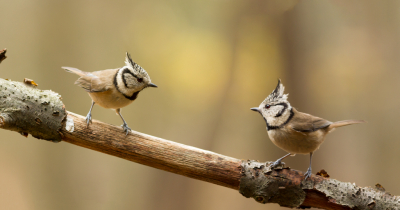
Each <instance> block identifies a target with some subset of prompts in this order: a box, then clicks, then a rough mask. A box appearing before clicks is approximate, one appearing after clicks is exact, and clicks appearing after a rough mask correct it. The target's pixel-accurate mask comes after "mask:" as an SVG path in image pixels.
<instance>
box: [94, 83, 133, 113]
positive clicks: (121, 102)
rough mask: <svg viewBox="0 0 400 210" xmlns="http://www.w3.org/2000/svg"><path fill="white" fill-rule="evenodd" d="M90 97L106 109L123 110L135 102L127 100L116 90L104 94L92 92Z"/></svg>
mask: <svg viewBox="0 0 400 210" xmlns="http://www.w3.org/2000/svg"><path fill="white" fill-rule="evenodd" d="M89 96H90V97H91V98H92V100H93V101H94V102H96V104H97V105H100V106H101V107H103V108H106V109H118V108H122V107H125V106H128V105H129V104H131V103H132V102H133V100H129V99H127V98H126V97H125V96H124V95H122V94H121V93H120V92H118V90H116V89H115V88H113V89H111V90H107V91H104V92H91V93H89Z"/></svg>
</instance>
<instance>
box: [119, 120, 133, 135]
mask: <svg viewBox="0 0 400 210" xmlns="http://www.w3.org/2000/svg"><path fill="white" fill-rule="evenodd" d="M121 127H122V128H123V129H124V132H126V135H128V133H129V132H130V131H132V129H131V128H130V127H128V124H126V123H124V124H123V125H121Z"/></svg>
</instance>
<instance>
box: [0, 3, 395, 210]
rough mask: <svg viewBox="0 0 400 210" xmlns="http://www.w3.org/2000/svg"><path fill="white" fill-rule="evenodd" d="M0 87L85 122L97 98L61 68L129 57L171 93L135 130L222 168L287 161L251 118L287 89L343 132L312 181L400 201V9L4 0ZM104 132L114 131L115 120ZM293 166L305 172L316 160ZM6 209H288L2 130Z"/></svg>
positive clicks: (0, 191)
mask: <svg viewBox="0 0 400 210" xmlns="http://www.w3.org/2000/svg"><path fill="white" fill-rule="evenodd" d="M5 47H6V48H8V50H9V51H8V53H7V54H8V58H7V59H6V60H5V61H3V63H1V64H0V77H1V78H9V79H12V80H17V81H22V80H23V79H24V78H25V77H27V78H31V79H34V80H35V82H37V83H38V84H39V88H41V89H52V90H54V91H56V92H58V93H60V94H61V95H62V97H63V101H64V103H65V106H66V108H67V109H68V110H69V111H72V112H75V113H78V114H81V115H86V114H87V112H88V111H89V108H90V102H91V101H90V98H89V97H88V95H87V94H86V93H85V91H84V90H82V89H80V88H79V87H77V86H75V85H74V84H73V83H74V81H75V80H76V79H77V77H76V76H75V75H72V74H68V73H66V72H64V71H63V70H61V68H60V67H61V66H72V67H77V68H80V69H83V70H86V71H94V70H101V69H107V68H116V67H121V66H122V65H123V64H124V54H125V51H128V52H130V53H131V54H132V57H133V59H134V61H136V62H137V63H139V65H141V66H142V67H144V68H145V69H146V70H147V71H148V73H149V74H150V76H151V78H152V81H153V82H154V83H155V84H157V85H158V86H159V88H158V89H146V90H145V91H143V92H142V93H141V94H140V96H139V98H138V100H137V101H135V102H134V103H133V104H132V105H130V106H128V107H126V108H123V109H122V113H123V115H124V117H125V119H126V120H127V122H128V124H129V126H130V127H131V128H133V129H134V130H137V131H139V132H143V133H147V134H151V135H154V136H158V137H161V138H165V139H169V140H172V141H176V142H179V143H183V144H187V145H191V146H195V147H199V148H201V149H206V150H211V151H214V152H217V153H221V154H223V155H227V156H232V157H235V158H241V159H256V160H260V161H266V160H276V159H277V158H279V157H281V156H283V155H284V154H285V152H284V151H282V150H280V149H279V148H277V147H276V146H274V145H273V144H272V143H271V141H270V140H269V139H268V135H267V132H266V130H265V123H264V121H263V120H262V118H261V117H260V116H259V114H257V113H253V112H252V111H250V108H251V107H254V106H258V105H259V104H260V102H261V101H262V100H263V99H264V98H265V97H266V96H267V95H268V94H269V93H270V92H271V91H272V90H273V88H274V87H275V86H276V83H277V79H278V78H281V79H282V82H283V84H284V85H285V86H286V92H287V93H289V100H290V102H291V104H292V106H294V107H296V108H298V109H299V110H300V111H304V112H308V113H311V114H313V115H316V116H320V117H323V118H326V119H329V120H331V121H337V120H344V119H365V120H367V121H368V123H367V124H362V125H354V126H349V127H345V128H340V129H338V130H337V131H335V132H333V133H332V134H330V135H329V136H328V137H327V140H326V142H325V143H324V144H323V145H322V146H321V148H320V150H318V151H317V152H316V153H315V155H314V161H313V172H314V173H316V172H317V171H318V170H320V169H325V170H327V171H328V173H329V174H330V175H331V177H333V178H335V179H339V180H341V181H347V182H356V183H357V184H358V185H360V186H372V185H375V184H376V183H378V182H379V183H380V184H382V185H383V186H384V187H385V188H386V189H387V190H388V191H389V192H391V193H393V194H396V195H399V194H400V181H399V180H398V176H399V174H400V168H399V167H398V164H399V160H400V141H399V136H400V129H399V124H400V112H399V111H398V108H399V107H400V98H399V88H400V81H399V78H400V70H399V69H400V59H399V58H400V2H399V1H394V0H393V1H347V0H336V1H326V0H315V1H289V0H287V1H280V0H276V1H264V0H254V1H227V0H225V1H222V0H217V1H188V0H176V1H161V0H150V1H140V0H135V1H128V0H116V1H94V0H92V1H89V0H83V1H82V0H79V1H78V0H73V1H54V0H38V1H26V0H13V1H6V0H0V48H5ZM93 117H94V119H97V120H101V121H104V122H107V123H111V124H114V125H120V124H122V123H121V120H120V118H119V117H118V116H116V115H115V113H114V112H113V111H111V110H106V109H103V108H101V107H98V106H97V107H95V108H94V110H93ZM285 162H286V164H287V165H289V166H290V167H292V168H295V169H298V170H303V171H305V170H306V169H307V166H308V156H303V155H297V156H296V157H294V158H288V159H287V160H286V161H285ZM0 209H29V210H31V209H32V210H36V209H59V210H64V209H65V210H67V209H101V210H103V209H104V210H107V209H149V210H153V209H174V210H181V209H182V210H186V209H193V210H200V209H209V210H213V209H232V210H233V209H254V210H256V209H284V208H280V207H279V206H278V205H276V204H267V205H261V204H258V203H256V202H255V201H254V200H252V199H247V198H244V197H243V196H242V195H240V194H239V193H238V192H236V191H234V190H231V189H227V188H224V187H220V186H217V185H213V184H209V183H205V182H201V181H197V180H192V179H189V178H186V177H183V176H179V175H175V174H171V173H167V172H164V171H160V170H157V169H153V168H149V167H146V166H142V165H139V164H136V163H133V162H129V161H126V160H123V159H119V158H116V157H112V156H109V155H105V154H102V153H99V152H95V151H91V150H88V149H84V148H80V147H77V146H74V145H71V144H68V143H63V142H61V143H58V144H54V143H51V142H46V141H41V140H37V139H34V138H32V137H28V138H25V137H22V136H21V135H19V134H17V133H15V132H10V131H5V130H0Z"/></svg>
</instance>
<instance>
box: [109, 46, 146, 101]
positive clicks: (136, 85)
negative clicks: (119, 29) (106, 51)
mask: <svg viewBox="0 0 400 210" xmlns="http://www.w3.org/2000/svg"><path fill="white" fill-rule="evenodd" d="M125 64H126V65H125V66H124V67H122V68H121V69H119V70H118V72H117V75H116V76H115V80H114V81H115V82H114V83H115V85H116V86H117V89H118V91H120V92H121V93H122V94H123V95H125V96H126V97H131V96H132V95H133V94H135V93H136V94H137V93H138V92H140V91H141V90H143V89H144V88H146V87H149V85H150V84H151V79H150V76H149V75H148V74H147V72H146V71H145V70H144V69H143V68H142V67H141V66H139V65H138V64H137V63H135V62H133V61H132V59H131V57H130V55H129V53H126V60H125Z"/></svg>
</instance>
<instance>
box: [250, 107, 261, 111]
mask: <svg viewBox="0 0 400 210" xmlns="http://www.w3.org/2000/svg"><path fill="white" fill-rule="evenodd" d="M251 110H253V111H255V112H260V110H259V109H258V107H253V108H251Z"/></svg>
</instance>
